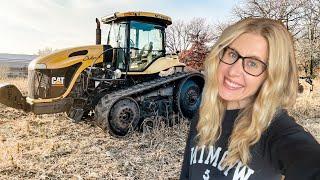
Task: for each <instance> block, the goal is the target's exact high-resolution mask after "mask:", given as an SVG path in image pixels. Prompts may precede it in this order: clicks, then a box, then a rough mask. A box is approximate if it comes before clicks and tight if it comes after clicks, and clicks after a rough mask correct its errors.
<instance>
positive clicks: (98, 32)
mask: <svg viewBox="0 0 320 180" xmlns="http://www.w3.org/2000/svg"><path fill="white" fill-rule="evenodd" d="M96 23H97V29H96V44H101V28H100V21H99V19H98V18H96Z"/></svg>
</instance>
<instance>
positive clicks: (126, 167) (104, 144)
mask: <svg viewBox="0 0 320 180" xmlns="http://www.w3.org/2000/svg"><path fill="white" fill-rule="evenodd" d="M4 82H7V83H13V84H16V85H17V86H18V87H19V89H22V90H23V92H24V93H26V89H27V82H26V79H7V78H2V79H1V78H0V83H4ZM303 84H304V85H305V87H306V88H307V90H305V91H304V93H303V94H300V95H299V97H298V99H297V104H296V106H295V107H294V108H292V109H290V113H291V114H292V115H293V116H294V117H295V118H296V119H297V120H298V122H299V123H300V124H302V125H303V126H304V127H305V128H306V129H307V130H308V131H310V132H311V134H313V135H314V136H315V137H316V139H317V140H318V141H319V140H320V103H319V102H320V81H319V80H318V81H317V82H316V83H315V87H314V91H313V92H309V90H308V88H309V86H308V85H307V84H305V83H304V82H303ZM187 131H188V124H187V123H186V122H182V123H180V124H177V125H174V126H173V127H166V128H163V127H162V128H160V127H159V128H157V129H156V130H154V131H153V132H150V133H139V132H135V133H134V134H133V135H131V136H130V137H125V138H122V139H117V138H114V137H111V136H110V135H109V134H106V133H104V132H103V131H102V130H101V129H100V128H98V127H96V126H95V125H94V124H93V123H92V122H90V121H88V122H81V123H78V124H75V123H72V122H71V121H70V120H68V119H67V118H66V116H65V115H64V114H53V115H37V116H36V115H33V114H31V113H24V112H22V111H19V110H15V109H12V108H8V107H5V106H3V105H0V179H177V178H178V177H179V174H180V166H181V162H182V156H183V152H184V146H185V138H186V134H187Z"/></svg>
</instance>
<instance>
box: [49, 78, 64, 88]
mask: <svg viewBox="0 0 320 180" xmlns="http://www.w3.org/2000/svg"><path fill="white" fill-rule="evenodd" d="M51 84H52V85H54V86H63V84H64V77H52V78H51Z"/></svg>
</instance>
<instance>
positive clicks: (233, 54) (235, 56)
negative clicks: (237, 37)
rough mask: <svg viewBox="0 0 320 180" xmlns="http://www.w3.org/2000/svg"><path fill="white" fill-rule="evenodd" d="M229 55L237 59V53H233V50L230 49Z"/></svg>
mask: <svg viewBox="0 0 320 180" xmlns="http://www.w3.org/2000/svg"><path fill="white" fill-rule="evenodd" d="M229 56H230V57H231V58H232V59H233V60H237V59H238V54H237V53H235V52H233V51H231V52H230V53H229Z"/></svg>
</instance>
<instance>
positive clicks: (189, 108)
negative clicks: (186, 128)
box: [175, 79, 202, 119]
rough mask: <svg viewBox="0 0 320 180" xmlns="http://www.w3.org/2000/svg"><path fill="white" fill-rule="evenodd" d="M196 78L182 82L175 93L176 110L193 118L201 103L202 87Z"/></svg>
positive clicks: (183, 115) (186, 116) (184, 115)
mask: <svg viewBox="0 0 320 180" xmlns="http://www.w3.org/2000/svg"><path fill="white" fill-rule="evenodd" d="M200 86H202V85H199V83H197V82H196V81H195V80H194V79H185V80H183V81H181V82H180V84H179V85H178V88H177V89H176V93H175V106H176V108H175V109H176V110H177V111H178V113H179V114H180V115H182V117H185V118H188V119H191V118H193V116H194V115H195V114H196V112H197V111H198V108H199V106H200V103H201V93H202V88H201V87H200Z"/></svg>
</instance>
